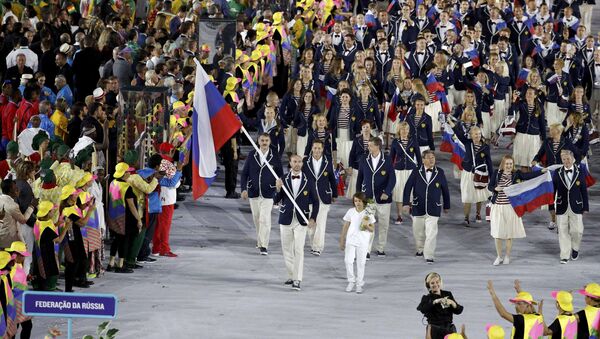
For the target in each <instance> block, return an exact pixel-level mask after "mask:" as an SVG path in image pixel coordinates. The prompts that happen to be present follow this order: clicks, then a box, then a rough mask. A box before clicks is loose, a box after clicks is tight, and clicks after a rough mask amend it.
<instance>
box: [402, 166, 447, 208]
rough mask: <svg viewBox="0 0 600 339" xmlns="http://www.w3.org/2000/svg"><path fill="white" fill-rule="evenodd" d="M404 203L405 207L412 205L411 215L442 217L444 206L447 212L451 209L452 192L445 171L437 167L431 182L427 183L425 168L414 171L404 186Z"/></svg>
mask: <svg viewBox="0 0 600 339" xmlns="http://www.w3.org/2000/svg"><path fill="white" fill-rule="evenodd" d="M411 194H412V201H411V200H410V196H411ZM442 198H443V199H444V203H443V205H442ZM402 201H403V205H404V206H408V205H412V209H411V213H412V215H413V216H415V217H420V216H424V215H429V216H432V217H439V216H441V215H442V206H443V208H444V209H445V210H448V209H450V192H449V191H448V182H447V181H446V175H445V174H444V170H443V169H441V168H439V167H437V166H435V167H434V168H433V173H432V174H431V180H430V181H429V182H427V175H426V172H425V166H421V167H420V168H418V169H416V170H413V171H412V173H411V174H410V176H409V177H408V180H407V181H406V185H405V186H404V196H403V197H402Z"/></svg>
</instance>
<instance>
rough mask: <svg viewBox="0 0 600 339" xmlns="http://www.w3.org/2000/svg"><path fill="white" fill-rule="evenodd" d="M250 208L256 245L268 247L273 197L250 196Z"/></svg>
mask: <svg viewBox="0 0 600 339" xmlns="http://www.w3.org/2000/svg"><path fill="white" fill-rule="evenodd" d="M250 209H251V210H252V219H254V226H256V244H257V245H258V247H264V248H269V237H270V235H271V211H272V210H273V199H265V198H262V197H258V198H250Z"/></svg>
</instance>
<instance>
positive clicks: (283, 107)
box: [279, 93, 300, 127]
mask: <svg viewBox="0 0 600 339" xmlns="http://www.w3.org/2000/svg"><path fill="white" fill-rule="evenodd" d="M299 104H300V103H299V102H298V101H296V99H295V98H294V96H293V95H292V94H290V93H286V94H285V95H284V96H283V98H282V99H281V104H280V105H279V119H281V122H282V123H283V124H284V127H287V126H289V125H291V124H292V122H293V121H294V118H295V116H296V110H297V109H298V105H299Z"/></svg>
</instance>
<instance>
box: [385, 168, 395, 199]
mask: <svg viewBox="0 0 600 339" xmlns="http://www.w3.org/2000/svg"><path fill="white" fill-rule="evenodd" d="M386 171H387V172H388V173H389V175H388V180H387V185H386V187H385V194H387V195H388V196H390V197H391V196H392V193H393V192H394V186H396V174H395V172H394V164H393V163H392V161H388V162H386Z"/></svg>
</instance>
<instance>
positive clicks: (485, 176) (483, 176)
mask: <svg viewBox="0 0 600 339" xmlns="http://www.w3.org/2000/svg"><path fill="white" fill-rule="evenodd" d="M471 155H472V156H473V166H475V150H474V149H473V144H471ZM489 182H490V175H489V173H488V169H487V165H486V164H481V165H479V166H476V167H475V172H474V175H473V186H475V189H478V190H482V189H484V188H487V186H488V183H489Z"/></svg>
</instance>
